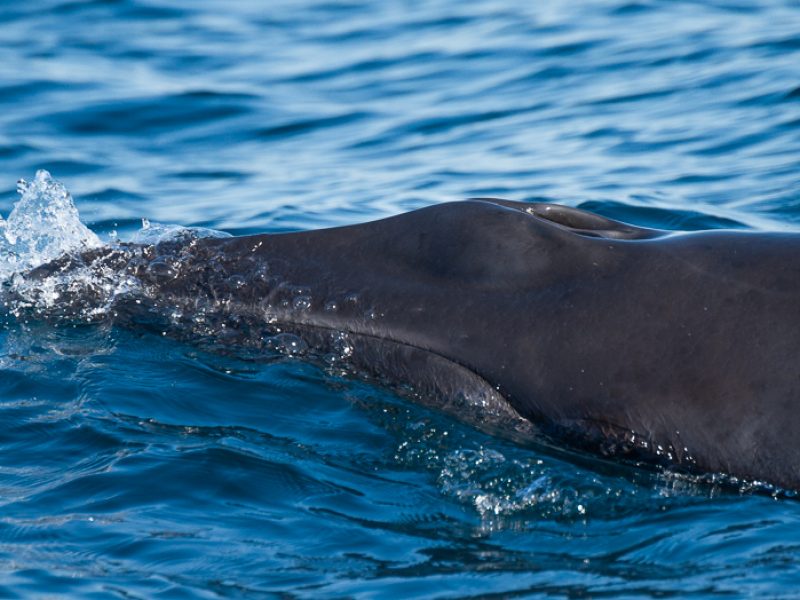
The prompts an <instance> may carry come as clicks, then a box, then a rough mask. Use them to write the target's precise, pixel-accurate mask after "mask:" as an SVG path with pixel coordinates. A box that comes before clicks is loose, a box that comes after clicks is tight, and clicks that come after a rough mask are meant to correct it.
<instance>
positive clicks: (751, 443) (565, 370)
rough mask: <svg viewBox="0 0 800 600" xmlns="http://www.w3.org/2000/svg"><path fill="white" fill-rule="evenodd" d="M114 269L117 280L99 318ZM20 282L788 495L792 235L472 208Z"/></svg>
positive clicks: (795, 483)
mask: <svg viewBox="0 0 800 600" xmlns="http://www.w3.org/2000/svg"><path fill="white" fill-rule="evenodd" d="M76 270H79V271H83V272H87V273H93V274H94V275H93V276H94V277H95V279H94V281H96V282H99V283H95V284H92V285H89V284H86V285H84V286H83V287H81V286H76V285H75V280H74V278H73V279H70V278H68V277H66V274H67V273H69V272H72V271H76ZM110 273H115V274H117V275H116V276H118V275H119V274H120V273H124V274H125V277H126V278H127V279H126V281H127V284H126V286H125V291H124V293H119V294H117V295H116V296H115V298H114V300H113V306H111V307H110V308H109V306H108V303H109V302H110V301H109V300H108V298H107V297H106V296H104V295H103V292H102V290H103V289H107V288H108V285H107V283H108V278H109V277H110V276H109V274H110ZM27 280H28V282H29V283H30V285H33V284H34V283H36V284H37V285H38V286H39V288H42V286H43V285H44V284H45V283H47V282H50V283H49V284H48V285H49V286H50V287H49V288H48V289H49V290H50V291H51V292H52V291H53V290H56V291H57V292H58V297H59V298H61V301H60V305H59V306H60V309H59V310H60V311H61V313H66V312H69V311H68V310H67V309H66V308H65V307H67V306H70V303H72V305H73V306H78V305H81V306H85V305H87V304H91V302H93V301H94V302H101V301H102V302H105V303H106V308H108V310H107V311H106V313H105V314H111V315H113V318H114V319H115V320H116V321H117V322H119V323H122V324H126V325H133V326H150V327H154V328H158V329H162V330H164V331H169V332H170V334H172V335H179V336H180V335H190V336H191V337H199V338H201V339H205V340H206V341H209V340H210V341H211V342H213V343H221V344H225V343H231V344H234V345H240V346H242V347H247V348H251V349H256V350H259V349H270V348H272V349H276V348H280V349H282V350H283V351H287V352H297V353H301V354H302V353H304V352H309V353H311V354H313V355H314V356H317V357H321V359H322V360H328V361H330V362H332V363H333V362H336V361H338V362H339V363H341V364H347V365H350V366H351V367H352V369H353V370H355V371H359V372H364V373H366V374H368V375H369V376H371V377H377V378H379V380H382V381H386V382H387V383H390V384H391V385H396V386H400V387H403V388H407V389H408V390H410V392H409V393H412V394H414V395H416V396H418V397H419V398H422V399H425V401H427V402H431V403H433V404H436V405H441V406H442V407H444V408H445V409H447V410H450V411H451V412H455V413H457V414H462V415H466V416H465V418H467V419H468V420H470V421H472V422H474V423H476V424H478V425H486V426H487V427H488V428H493V430H494V431H498V430H504V431H506V432H511V433H512V434H513V435H515V436H525V435H528V434H529V433H531V432H533V434H535V435H542V436H545V437H546V438H547V439H552V440H556V441H557V442H558V443H560V444H564V445H565V446H569V447H577V448H581V449H585V450H588V451H591V452H597V453H599V454H601V455H603V456H610V457H617V458H622V459H627V460H634V461H646V462H650V463H654V464H658V465H664V466H666V467H668V468H670V469H674V470H678V471H681V472H689V473H699V474H711V473H722V474H727V475H728V476H730V477H731V478H733V480H734V481H736V480H739V481H749V482H761V483H765V484H767V485H769V486H774V487H776V488H779V489H784V490H798V489H800V443H798V441H797V440H798V439H799V438H798V436H800V410H798V405H800V369H798V368H797V366H796V365H795V363H796V362H797V361H798V357H800V235H797V234H790V233H763V232H742V231H722V230H717V231H706V232H695V233H681V234H674V233H668V232H664V231H657V230H652V229H645V228H640V227H634V226H631V225H627V224H624V223H621V222H618V221H613V220H610V219H607V218H604V217H601V216H599V215H596V214H592V213H589V212H586V211H581V210H578V209H574V208H568V207H564V206H558V205H553V204H542V203H518V202H512V201H505V200H497V199H477V200H469V201H464V202H455V203H446V204H439V205H435V206H431V207H428V208H423V209H420V210H415V211H413V212H409V213H406V214H401V215H399V216H394V217H390V218H386V219H383V220H379V221H374V222H370V223H364V224H358V225H352V226H346V227H336V228H331V229H322V230H316V231H306V232H298V233H280V234H265V235H253V236H245V237H229V238H192V237H190V236H189V237H186V238H185V239H173V240H169V241H165V242H163V243H160V244H157V245H155V246H136V245H128V246H119V247H114V248H106V249H101V250H92V251H89V252H86V253H84V254H83V255H80V256H72V257H65V258H63V259H61V260H58V261H55V262H53V263H50V264H48V265H45V266H43V267H40V268H38V269H36V270H34V271H33V272H31V273H30V274H28V276H27ZM131 282H134V283H135V285H134V283H131ZM104 286H105V287H104ZM45 287H46V286H45Z"/></svg>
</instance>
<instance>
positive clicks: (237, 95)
mask: <svg viewBox="0 0 800 600" xmlns="http://www.w3.org/2000/svg"><path fill="white" fill-rule="evenodd" d="M0 23H2V26H0V161H2V165H3V168H2V173H0V175H2V177H0V190H2V194H0V210H1V211H2V213H3V214H4V215H8V213H9V211H10V210H11V208H12V206H13V203H14V201H15V200H16V199H17V196H16V193H15V181H16V180H17V179H18V178H19V177H26V178H30V177H31V176H32V175H33V173H34V172H35V171H36V170H37V169H42V168H45V169H48V170H50V171H51V172H52V173H53V174H54V176H56V177H57V178H59V179H61V180H63V181H64V182H65V183H66V184H67V187H68V188H69V190H70V191H71V192H72V193H73V195H74V197H75V198H76V203H77V206H78V208H79V210H80V213H81V215H82V218H83V220H84V221H85V222H86V223H88V224H89V225H90V226H91V227H92V229H93V230H94V231H95V232H97V234H98V235H99V236H100V237H101V239H104V240H108V239H109V237H113V236H114V235H119V236H122V237H125V236H130V235H132V234H133V233H134V232H135V231H137V230H139V229H140V227H141V219H142V218H143V217H146V218H149V219H152V220H154V221H157V222H161V223H177V224H181V225H185V226H201V227H208V228H213V229H217V230H225V231H228V232H231V233H234V234H242V233H252V232H261V231H284V230H293V229H308V228H315V227H320V226H328V225H335V224H344V223H353V222H358V221H365V220H369V219H374V218H379V217H383V216H386V215H390V214H394V213H398V212H402V211H405V210H409V209H412V208H416V207H421V206H425V205H429V204H432V203H436V202H440V201H445V200H457V199H462V198H465V197H469V196H475V195H499V196H504V197H508V198H511V199H514V200H526V199H546V200H549V201H554V202H560V203H566V204H570V205H573V206H582V207H585V208H589V209H591V210H595V211H597V212H601V213H603V214H606V215H608V216H611V217H615V218H620V219H624V220H628V221H630V222H633V223H637V224H641V225H648V226H658V227H664V228H671V229H702V228H716V227H735V228H753V227H755V228H765V229H790V230H797V228H798V225H800V7H798V5H797V3H795V2H792V1H790V0H763V1H745V0H732V1H722V0H711V1H708V2H700V1H697V2H689V1H681V0H675V1H673V0H669V1H667V0H663V1H657V0H641V1H638V2H637V1H629V2H623V1H616V2H614V1H608V2H594V1H577V2H575V1H572V2H567V1H549V2H510V1H508V2H502V1H493V0H483V1H482V0H474V1H470V0H467V1H455V0H433V1H426V2H414V1H408V2H399V1H397V2H395V1H386V2H374V3H369V4H367V3H356V2H352V3H349V2H324V1H323V2H303V1H292V2H289V1H274V2H256V1H246V0H241V1H226V2H222V1H221V0H220V1H219V2H203V1H197V2H178V1H177V0H176V1H168V0H150V1H144V0H141V1H135V2H134V1H124V0H117V1H112V0H109V1H99V0H98V1H87V2H82V1H78V0H76V1H64V0H60V1H56V0H42V1H40V2H5V3H2V5H0ZM83 233H84V234H85V233H86V232H83ZM87 235H88V234H87ZM15 248H17V250H19V248H20V247H15ZM4 249H5V251H9V250H8V248H7V247H6V248H4ZM12 250H13V248H12ZM4 260H5V259H4ZM4 264H5V263H4ZM0 348H2V351H1V352H0V565H2V567H1V568H2V576H0V596H3V597H12V596H21V597H28V596H43V595H46V594H49V595H64V596H68V595H84V596H92V597H125V598H130V597H142V598H145V597H147V598H149V597H169V598H172V597H176V598H177V597H180V598H184V597H202V598H214V597H254V596H259V595H263V594H265V593H274V594H276V595H278V594H280V593H287V594H288V596H284V597H307V598H317V597H343V596H361V597H370V598H372V597H382V596H384V597H393V598H394V597H401V596H402V597H408V596H420V597H422V596H424V597H456V596H476V595H481V594H501V595H506V596H513V595H517V594H519V595H524V594H537V593H538V594H540V595H543V596H549V597H571V598H578V597H621V596H630V597H647V596H655V595H658V596H661V597H671V596H674V597H681V598H683V597H690V596H701V597H711V596H715V595H719V596H738V595H750V596H757V597H779V596H785V597H794V596H795V594H796V586H797V582H798V581H800V569H799V568H798V567H797V565H798V564H799V561H798V559H800V536H799V535H798V533H797V527H798V525H800V504H798V502H797V501H787V500H774V499H772V498H770V497H769V496H761V495H750V494H739V493H736V492H734V491H731V490H724V489H720V488H716V487H714V486H711V485H699V484H696V483H690V482H687V481H682V480H681V479H678V478H675V477H667V476H664V475H659V474H657V473H652V472H648V471H644V470H635V469H630V468H627V467H621V466H614V465H609V464H606V463H603V462H599V461H596V460H594V459H592V458H590V457H587V456H581V455H573V454H569V453H565V452H562V451H559V450H558V449H554V448H548V447H523V446H519V445H516V444H514V443H512V442H509V441H504V440H501V439H498V438H495V437H492V436H490V435H487V434H484V433H480V432H478V431H476V430H474V429H473V428H471V427H469V426H467V425H464V424H461V423H459V422H457V421H455V420H453V419H451V418H449V417H446V416H444V415H441V414H438V413H436V412H433V411H429V410H427V409H425V408H423V407H420V406H418V405H415V404H413V403H411V402H409V401H408V400H405V399H402V398H399V397H397V396H395V395H394V394H393V393H392V392H390V391H388V390H385V389H382V388H380V387H377V386H373V385H370V384H368V383H365V382H360V381H356V380H353V379H350V378H347V377H341V376H339V375H338V374H337V373H336V372H332V371H325V370H322V369H320V368H319V367H318V366H314V365H311V364H308V363H304V362H302V361H300V360H297V359H292V358H282V359H271V360H258V359H255V358H252V357H251V358H247V359H245V358H241V357H240V358H235V357H231V356H227V355H225V354H219V353H214V352H206V351H204V350H203V349H201V348H198V347H195V346H192V345H186V344H181V343H179V342H176V341H173V340H169V339H166V338H162V337H160V336H157V335H151V334H146V333H143V332H137V331H131V330H124V331H123V330H119V329H113V328H107V327H103V326H93V327H89V326H83V327H74V328H64V327H59V328H54V327H52V326H48V325H45V324H43V323H36V322H35V321H31V322H30V323H28V324H27V325H21V324H18V325H12V326H9V327H6V328H4V329H3V330H2V331H0Z"/></svg>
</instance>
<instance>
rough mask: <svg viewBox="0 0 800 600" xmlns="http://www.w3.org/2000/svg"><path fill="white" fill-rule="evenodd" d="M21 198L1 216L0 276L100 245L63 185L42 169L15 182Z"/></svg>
mask: <svg viewBox="0 0 800 600" xmlns="http://www.w3.org/2000/svg"><path fill="white" fill-rule="evenodd" d="M17 191H18V192H19V193H20V196H21V197H20V199H19V201H17V203H16V204H15V205H14V209H13V210H12V211H11V214H9V216H8V219H3V218H2V217H0V280H3V281H5V280H7V279H8V278H9V277H11V275H13V274H14V273H21V272H25V271H30V270H31V269H34V268H36V267H38V266H40V265H43V264H45V263H48V262H50V261H52V260H55V259H56V258H58V257H60V256H63V255H65V254H69V253H72V252H75V251H78V250H89V249H92V248H97V247H99V246H101V245H102V242H101V241H100V239H99V238H98V237H97V235H95V234H94V233H93V232H92V231H91V230H90V229H89V228H88V227H86V226H85V225H84V224H83V223H81V220H80V217H79V215H78V209H77V208H76V207H75V203H74V202H73V200H72V196H70V194H69V192H68V191H67V189H66V188H65V187H64V185H63V184H62V183H61V182H59V181H56V180H55V179H53V178H52V177H51V176H50V173H48V172H47V171H44V170H40V171H37V172H36V177H35V178H34V179H33V181H31V182H27V181H25V180H24V179H20V180H19V182H18V183H17Z"/></svg>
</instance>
